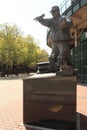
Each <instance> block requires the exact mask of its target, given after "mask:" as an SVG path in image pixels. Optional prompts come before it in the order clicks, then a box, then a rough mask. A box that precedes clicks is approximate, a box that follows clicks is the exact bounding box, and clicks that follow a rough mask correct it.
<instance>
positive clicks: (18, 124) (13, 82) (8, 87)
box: [0, 77, 87, 130]
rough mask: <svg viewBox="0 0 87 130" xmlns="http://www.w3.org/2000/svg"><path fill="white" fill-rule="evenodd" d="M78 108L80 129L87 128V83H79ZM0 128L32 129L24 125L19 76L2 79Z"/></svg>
mask: <svg viewBox="0 0 87 130" xmlns="http://www.w3.org/2000/svg"><path fill="white" fill-rule="evenodd" d="M76 109H77V113H79V119H80V121H79V123H78V125H79V126H80V127H78V128H80V129H78V130H87V85H84V86H83V85H77V107H76ZM0 130H31V128H27V127H26V128H25V126H24V125H23V80H22V79H19V78H17V77H16V78H15V79H14V78H6V79H4V78H3V79H0ZM32 130H33V129H32Z"/></svg>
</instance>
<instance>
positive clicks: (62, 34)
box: [38, 16, 73, 42]
mask: <svg viewBox="0 0 87 130" xmlns="http://www.w3.org/2000/svg"><path fill="white" fill-rule="evenodd" d="M38 21H39V22H40V23H41V24H42V25H44V26H47V27H48V28H50V38H51V39H52V41H53V42H58V41H66V40H70V39H71V38H70V27H71V26H72V25H73V23H72V20H71V19H70V18H68V17H66V16H60V17H57V18H49V19H45V18H42V17H40V18H39V19H38Z"/></svg>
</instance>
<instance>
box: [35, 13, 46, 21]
mask: <svg viewBox="0 0 87 130" xmlns="http://www.w3.org/2000/svg"><path fill="white" fill-rule="evenodd" d="M44 16H45V14H42V15H41V16H37V17H35V18H34V19H33V20H37V21H38V20H39V19H40V18H43V17H44Z"/></svg>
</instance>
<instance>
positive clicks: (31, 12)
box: [0, 0, 64, 51]
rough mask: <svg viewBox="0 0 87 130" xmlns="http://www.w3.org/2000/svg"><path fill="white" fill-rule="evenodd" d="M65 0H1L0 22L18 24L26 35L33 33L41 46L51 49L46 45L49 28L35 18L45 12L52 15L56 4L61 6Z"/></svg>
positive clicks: (47, 16) (46, 15) (46, 14)
mask: <svg viewBox="0 0 87 130" xmlns="http://www.w3.org/2000/svg"><path fill="white" fill-rule="evenodd" d="M63 1H64V0H0V24H3V23H9V24H16V25H17V26H18V27H19V28H20V29H21V30H22V31H23V32H24V35H25V36H26V35H31V36H33V37H34V39H35V40H36V41H39V42H40V44H39V45H40V47H41V48H43V49H46V50H48V51H50V50H49V49H48V48H49V47H47V46H46V31H47V28H46V27H44V26H42V25H41V24H40V23H38V22H35V21H34V20H33V19H34V18H35V17H36V16H39V15H41V14H43V13H44V14H45V17H46V18H49V17H51V14H50V13H49V11H50V10H51V7H52V6H54V5H58V6H60V5H61V3H62V2H63Z"/></svg>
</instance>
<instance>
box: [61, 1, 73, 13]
mask: <svg viewBox="0 0 87 130" xmlns="http://www.w3.org/2000/svg"><path fill="white" fill-rule="evenodd" d="M71 4H72V0H64V1H63V2H62V3H61V5H60V12H61V14H62V13H63V12H64V11H66V10H67V9H68V8H69V7H70V6H71Z"/></svg>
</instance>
